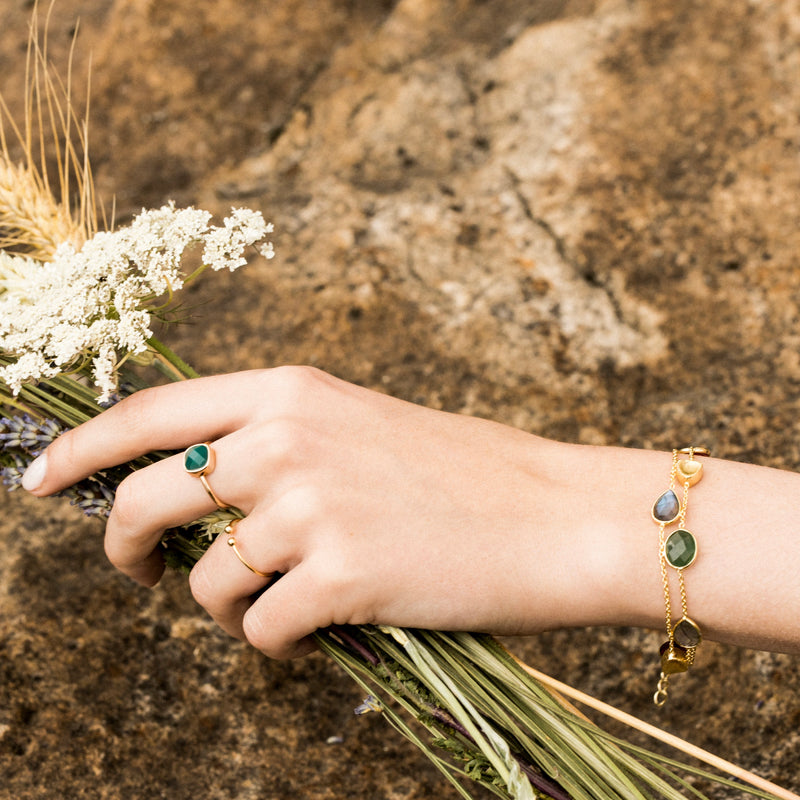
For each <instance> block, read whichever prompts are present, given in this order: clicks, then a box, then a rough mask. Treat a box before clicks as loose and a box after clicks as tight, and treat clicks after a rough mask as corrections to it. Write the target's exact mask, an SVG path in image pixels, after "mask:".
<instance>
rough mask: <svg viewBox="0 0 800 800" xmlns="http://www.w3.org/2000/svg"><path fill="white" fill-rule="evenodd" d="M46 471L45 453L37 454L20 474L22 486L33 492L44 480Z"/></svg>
mask: <svg viewBox="0 0 800 800" xmlns="http://www.w3.org/2000/svg"><path fill="white" fill-rule="evenodd" d="M46 473H47V453H42V454H41V455H40V456H37V457H36V458H35V459H34V460H33V461H32V462H31V463H30V466H29V467H28V469H26V470H25V474H24V475H23V476H22V488H23V489H27V490H28V491H29V492H35V491H36V490H37V489H38V488H39V487H40V486H41V485H42V483H43V482H44V476H45V474H46Z"/></svg>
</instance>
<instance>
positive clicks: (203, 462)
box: [183, 444, 211, 473]
mask: <svg viewBox="0 0 800 800" xmlns="http://www.w3.org/2000/svg"><path fill="white" fill-rule="evenodd" d="M210 458H211V450H210V448H209V446H208V445H207V444H193V445H192V446H191V447H190V448H189V449H188V450H187V451H186V452H185V453H184V454H183V466H184V469H185V470H186V471H187V472H192V473H194V472H202V471H203V470H204V469H206V467H208V462H209V459H210Z"/></svg>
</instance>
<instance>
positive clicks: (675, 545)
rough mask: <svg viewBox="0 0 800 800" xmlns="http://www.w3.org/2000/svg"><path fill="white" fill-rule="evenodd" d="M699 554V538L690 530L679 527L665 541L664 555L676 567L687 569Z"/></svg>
mask: <svg viewBox="0 0 800 800" xmlns="http://www.w3.org/2000/svg"><path fill="white" fill-rule="evenodd" d="M696 556H697V540H696V539H695V538H694V536H693V535H692V534H691V533H689V531H685V530H683V528H678V530H676V531H673V532H672V533H671V534H670V535H669V537H668V538H667V541H666V542H664V557H665V558H666V559H667V563H668V564H669V565H670V566H671V567H674V568H675V569H685V568H686V567H688V566H689V564H691V563H692V561H694V560H695V558H696Z"/></svg>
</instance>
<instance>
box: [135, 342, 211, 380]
mask: <svg viewBox="0 0 800 800" xmlns="http://www.w3.org/2000/svg"><path fill="white" fill-rule="evenodd" d="M147 344H148V345H149V346H150V347H151V348H152V349H153V350H155V352H156V353H158V354H159V355H160V356H162V358H163V359H164V361H166V363H167V364H169V365H170V366H172V367H174V368H175V373H176V374H177V375H178V378H179V380H185V379H186V378H199V377H200V373H199V372H196V371H195V370H194V369H193V368H192V367H190V366H189V365H188V364H187V363H186V362H185V361H184V360H183V359H182V358H181V357H180V356H179V355H178V354H177V353H175V352H173V351H172V350H170V348H169V347H167V346H166V345H165V344H164V343H163V342H161V341H159V340H158V339H156V337H155V336H152V337H150V338H149V339H148V340H147Z"/></svg>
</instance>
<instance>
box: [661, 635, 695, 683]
mask: <svg viewBox="0 0 800 800" xmlns="http://www.w3.org/2000/svg"><path fill="white" fill-rule="evenodd" d="M660 652H661V671H662V672H663V673H664V674H665V675H677V674H678V673H679V672H687V671H688V670H689V665H690V662H689V654H688V653H687V652H686V650H684V649H683V648H682V647H680V646H679V645H677V644H673V646H672V647H671V648H670V646H669V642H664V644H662V645H661V649H660Z"/></svg>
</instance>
